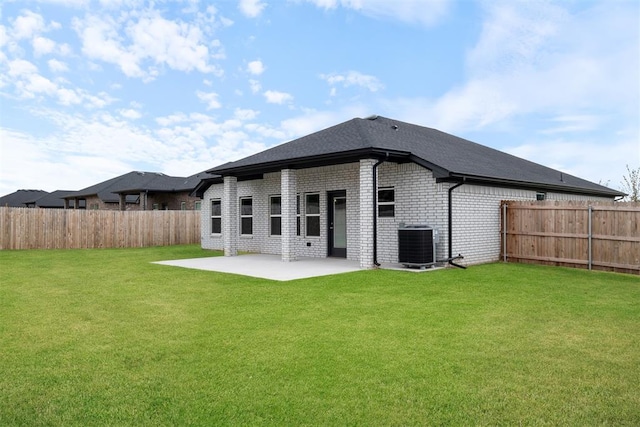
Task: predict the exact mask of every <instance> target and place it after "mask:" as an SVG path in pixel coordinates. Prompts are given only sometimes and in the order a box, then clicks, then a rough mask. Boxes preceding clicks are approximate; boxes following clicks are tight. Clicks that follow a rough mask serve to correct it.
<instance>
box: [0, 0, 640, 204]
mask: <svg viewBox="0 0 640 427" xmlns="http://www.w3.org/2000/svg"><path fill="white" fill-rule="evenodd" d="M0 103H1V104H0V144H1V145H0V195H2V194H7V193H11V192H13V191H16V190H18V189H27V188H28V189H43V190H47V191H54V190H58V189H63V190H79V189H81V188H84V187H87V186H89V185H93V184H95V183H97V182H100V181H103V180H106V179H109V178H112V177H115V176H117V175H120V174H123V173H126V172H130V171H132V170H142V171H155V172H164V173H166V174H169V175H175V176H188V175H192V174H194V173H197V172H200V171H202V170H205V169H208V168H212V167H214V166H217V165H219V164H222V163H224V162H227V161H231V160H236V159H238V158H241V157H244V156H247V155H250V154H253V153H255V152H258V151H261V150H263V149H265V148H268V147H271V146H273V145H276V144H279V143H282V142H285V141H288V140H291V139H294V138H296V137H299V136H303V135H306V134H308V133H311V132H314V131H316V130H319V129H323V128H326V127H328V126H331V125H334V124H337V123H340V122H343V121H346V120H349V119H351V118H353V117H366V116H370V115H372V114H379V115H383V116H387V117H391V118H395V119H398V120H402V121H408V122H411V123H416V124H420V125H424V126H428V127H433V128H437V129H440V130H442V131H445V132H449V133H452V134H454V135H457V136H461V137H464V138H467V139H470V140H473V141H475V142H479V143H481V144H484V145H488V146H490V147H493V148H496V149H499V150H502V151H506V152H508V153H511V154H515V155H517V156H520V157H524V158H526V159H528V160H532V161H535V162H538V163H542V164H544V165H547V166H550V167H554V168H557V169H560V170H562V171H564V172H567V173H571V174H574V175H578V176H580V177H583V178H586V179H589V180H591V181H594V182H599V181H600V182H603V183H607V182H608V183H609V186H610V187H612V188H616V189H618V188H619V187H620V181H621V180H622V176H623V175H624V174H625V172H626V169H625V165H627V164H629V165H630V167H638V166H640V2H638V1H624V0H617V1H616V0H604V1H587V0H576V1H570V0H566V1H561V2H553V1H526V2H517V1H512V0H509V1H499V0H496V1H492V0H487V1H471V0H466V1H450V0H420V1H411V0H399V1H390V0H375V1H374V0H306V1H305V0H297V1H296V0H290V1H287V0H279V1H273V0H271V1H270V0H263V1H260V0H241V1H221V2H198V1H196V0H185V1H155V2H148V1H137V0H100V1H97V0H40V1H29V0H21V1H15V2H14V1H6V0H5V1H4V2H2V3H1V4H0Z"/></svg>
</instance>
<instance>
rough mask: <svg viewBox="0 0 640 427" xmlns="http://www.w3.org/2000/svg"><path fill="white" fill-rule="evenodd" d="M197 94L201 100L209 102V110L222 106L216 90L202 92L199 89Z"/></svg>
mask: <svg viewBox="0 0 640 427" xmlns="http://www.w3.org/2000/svg"><path fill="white" fill-rule="evenodd" d="M196 95H197V96H198V99H200V101H202V102H204V103H205V104H207V110H213V109H217V108H220V107H222V104H220V101H218V94H217V93H215V92H202V91H200V90H199V91H197V92H196Z"/></svg>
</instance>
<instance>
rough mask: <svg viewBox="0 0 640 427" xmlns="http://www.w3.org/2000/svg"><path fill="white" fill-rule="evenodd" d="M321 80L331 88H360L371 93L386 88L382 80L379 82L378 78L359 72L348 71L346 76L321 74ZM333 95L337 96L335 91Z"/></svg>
mask: <svg viewBox="0 0 640 427" xmlns="http://www.w3.org/2000/svg"><path fill="white" fill-rule="evenodd" d="M320 78H321V79H322V80H325V81H326V82H327V83H329V85H330V86H336V85H341V86H343V87H349V86H359V87H363V88H365V89H367V90H369V91H370V92H377V91H379V90H381V89H383V88H384V86H383V84H382V83H381V82H380V80H378V78H377V77H375V76H370V75H367V74H362V73H361V72H359V71H348V72H346V73H344V74H339V73H331V74H321V75H320ZM332 89H334V88H332ZM332 93H333V94H335V91H333V92H332Z"/></svg>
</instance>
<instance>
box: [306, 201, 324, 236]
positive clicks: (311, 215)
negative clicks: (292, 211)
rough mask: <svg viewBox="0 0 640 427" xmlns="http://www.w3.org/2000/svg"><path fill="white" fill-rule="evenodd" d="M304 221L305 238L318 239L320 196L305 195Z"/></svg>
mask: <svg viewBox="0 0 640 427" xmlns="http://www.w3.org/2000/svg"><path fill="white" fill-rule="evenodd" d="M304 208H305V211H304V221H305V225H306V233H305V235H306V236H307V237H320V194H318V193H314V194H305V203H304Z"/></svg>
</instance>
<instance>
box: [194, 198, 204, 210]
mask: <svg viewBox="0 0 640 427" xmlns="http://www.w3.org/2000/svg"><path fill="white" fill-rule="evenodd" d="M201 208H202V202H201V201H200V200H198V201H197V202H196V203H195V205H194V209H195V210H197V211H199V210H200V209H201Z"/></svg>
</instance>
